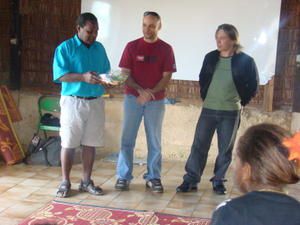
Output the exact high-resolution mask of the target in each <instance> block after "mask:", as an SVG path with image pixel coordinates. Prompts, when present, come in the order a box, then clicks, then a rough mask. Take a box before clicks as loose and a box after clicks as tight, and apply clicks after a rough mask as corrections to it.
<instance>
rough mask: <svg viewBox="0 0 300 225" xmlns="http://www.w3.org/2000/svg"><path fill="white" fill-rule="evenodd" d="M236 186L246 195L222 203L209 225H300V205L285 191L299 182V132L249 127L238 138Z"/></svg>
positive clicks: (263, 125) (270, 127)
mask: <svg viewBox="0 0 300 225" xmlns="http://www.w3.org/2000/svg"><path fill="white" fill-rule="evenodd" d="M236 156H237V157H236V164H235V183H236V185H237V187H238V188H239V190H240V191H241V192H243V193H246V194H245V195H243V196H241V197H238V198H235V199H232V200H227V201H225V202H223V203H221V204H220V205H219V206H218V207H217V209H216V210H215V212H214V213H213V217H212V224H211V225H263V224H266V225H284V224H288V225H299V224H300V202H299V201H297V200H296V199H294V198H292V197H291V196H289V195H288V194H287V193H286V192H285V190H284V187H285V186H286V185H287V184H295V183H297V182H299V180H300V177H299V170H300V164H299V163H300V132H298V133H297V134H295V135H294V136H293V137H291V136H290V134H289V133H288V132H287V131H286V130H285V129H283V128H281V127H279V126H277V125H274V124H267V123H263V124H259V125H255V126H252V127H250V128H249V129H248V130H247V131H246V132H245V134H244V135H243V136H242V137H241V138H240V140H239V143H238V147H237V153H236Z"/></svg>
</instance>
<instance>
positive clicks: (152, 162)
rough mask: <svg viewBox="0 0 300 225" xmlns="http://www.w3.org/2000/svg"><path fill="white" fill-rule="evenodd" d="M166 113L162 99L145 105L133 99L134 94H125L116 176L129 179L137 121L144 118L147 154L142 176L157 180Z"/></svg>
mask: <svg viewBox="0 0 300 225" xmlns="http://www.w3.org/2000/svg"><path fill="white" fill-rule="evenodd" d="M164 113H165V104H164V100H158V101H150V102H147V103H146V104H144V105H140V104H138V103H137V102H136V97H135V96H133V95H125V99H124V121H123V131H122V138H121V149H120V153H119V158H118V164H117V177H118V178H121V179H126V180H131V179H132V178H133V176H132V168H133V150H134V147H135V141H136V137H137V133H138V130H139V126H140V123H141V121H142V118H143V117H144V126H145V131H146V138H147V147H148V156H147V173H146V174H144V179H146V180H151V179H156V178H157V179H160V172H161V158H162V156H161V128H162V121H163V117H164Z"/></svg>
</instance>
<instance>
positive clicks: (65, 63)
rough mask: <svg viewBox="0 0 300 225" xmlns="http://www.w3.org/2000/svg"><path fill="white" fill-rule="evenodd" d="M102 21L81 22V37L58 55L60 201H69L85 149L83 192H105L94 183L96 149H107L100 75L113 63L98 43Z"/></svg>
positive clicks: (65, 45)
mask: <svg viewBox="0 0 300 225" xmlns="http://www.w3.org/2000/svg"><path fill="white" fill-rule="evenodd" d="M97 35H98V21H97V18H96V17H95V16H94V15H93V14H91V13H83V14H81V15H80V16H79V17H78V19H77V34H76V35H75V36H74V37H72V38H70V39H68V40H66V41H64V42H63V43H61V44H60V45H59V46H58V47H57V49H56V51H55V55H54V61H53V80H54V82H57V83H61V84H62V90H61V100H60V106H61V117H60V123H61V128H60V136H61V145H62V150H61V163H62V182H61V184H60V185H59V187H58V191H57V197H68V196H69V195H70V190H71V182H70V172H71V168H72V164H73V158H74V153H75V149H76V148H77V147H79V146H82V163H83V176H82V180H81V182H80V185H79V190H80V191H85V192H89V193H91V194H94V195H101V194H103V191H102V189H101V188H100V187H98V186H95V185H94V183H93V181H92V180H91V173H92V168H93V163H94V159H95V147H98V146H103V139H104V101H103V99H102V98H101V96H102V95H103V93H104V91H105V89H104V86H107V85H106V83H105V82H103V81H102V80H101V78H99V76H98V74H101V73H107V72H108V71H109V70H110V63H109V60H108V58H107V55H106V52H105V49H104V47H103V45H102V44H101V43H99V42H97V41H96V37H97Z"/></svg>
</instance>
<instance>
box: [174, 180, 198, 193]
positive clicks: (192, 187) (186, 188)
mask: <svg viewBox="0 0 300 225" xmlns="http://www.w3.org/2000/svg"><path fill="white" fill-rule="evenodd" d="M197 190H198V187H197V184H192V183H189V182H187V181H183V182H182V184H180V185H179V186H178V187H177V188H176V192H190V191H197Z"/></svg>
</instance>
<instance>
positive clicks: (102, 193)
mask: <svg viewBox="0 0 300 225" xmlns="http://www.w3.org/2000/svg"><path fill="white" fill-rule="evenodd" d="M78 191H79V192H82V193H83V192H87V193H89V194H91V195H95V196H100V195H104V192H103V191H102V192H100V193H98V194H95V193H91V192H89V191H87V190H85V189H81V188H79V189H78Z"/></svg>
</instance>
